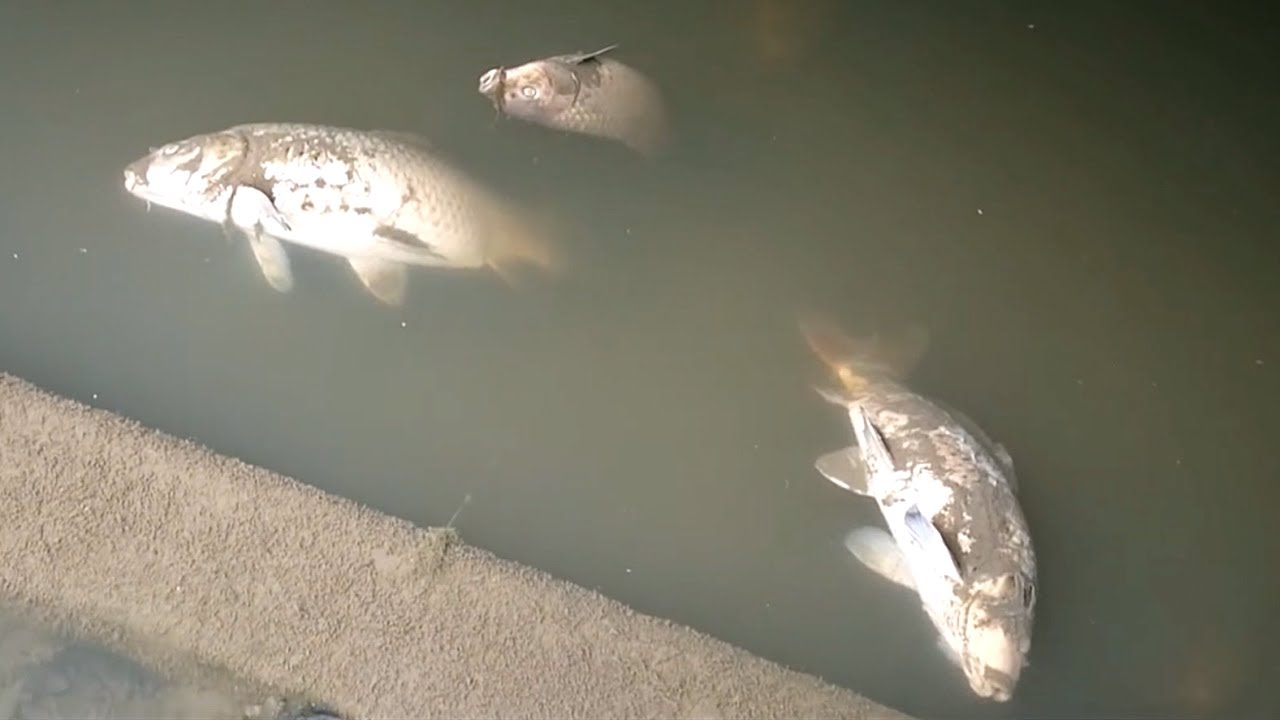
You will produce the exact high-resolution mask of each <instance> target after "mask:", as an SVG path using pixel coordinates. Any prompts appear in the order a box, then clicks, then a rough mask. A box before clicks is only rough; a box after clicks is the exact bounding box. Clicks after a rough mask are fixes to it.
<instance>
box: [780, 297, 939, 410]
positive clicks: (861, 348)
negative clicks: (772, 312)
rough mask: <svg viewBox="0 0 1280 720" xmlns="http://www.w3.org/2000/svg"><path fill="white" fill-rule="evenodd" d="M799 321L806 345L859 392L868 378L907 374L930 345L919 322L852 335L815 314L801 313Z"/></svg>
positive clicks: (843, 380)
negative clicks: (888, 334)
mask: <svg viewBox="0 0 1280 720" xmlns="http://www.w3.org/2000/svg"><path fill="white" fill-rule="evenodd" d="M798 320H799V325H800V333H801V334H802V335H804V338H805V341H806V342H807V343H808V345H809V348H810V349H811V350H812V351H813V353H814V354H815V355H817V356H818V359H819V360H821V361H822V363H823V364H824V365H826V366H827V367H829V368H831V370H832V372H834V373H835V375H836V377H837V378H839V380H840V382H841V384H842V385H844V387H845V390H847V391H849V392H851V393H857V392H859V390H860V389H861V388H862V387H863V386H864V385H865V384H866V382H867V380H868V378H870V377H876V376H878V377H887V378H892V379H895V380H897V379H901V378H903V377H906V376H907V374H909V373H910V372H911V370H912V369H913V368H914V367H915V366H916V364H917V363H918V362H919V361H920V358H921V357H922V356H923V355H924V352H925V350H926V349H927V348H928V346H929V332H928V330H926V329H925V328H924V327H923V326H919V325H911V326H907V327H905V328H903V329H902V330H900V331H898V332H896V333H895V334H894V335H892V336H891V337H882V336H880V335H871V336H869V337H864V338H853V337H850V336H849V335H848V334H846V333H845V332H844V331H843V330H841V329H840V328H839V327H838V326H837V325H836V324H835V323H834V322H832V321H831V320H829V319H828V318H826V317H825V316H822V315H819V314H817V313H802V314H801V315H800V316H799V318H798Z"/></svg>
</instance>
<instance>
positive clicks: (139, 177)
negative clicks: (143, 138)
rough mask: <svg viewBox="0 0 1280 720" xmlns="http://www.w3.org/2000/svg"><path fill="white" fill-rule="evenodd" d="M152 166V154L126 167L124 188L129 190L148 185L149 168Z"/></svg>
mask: <svg viewBox="0 0 1280 720" xmlns="http://www.w3.org/2000/svg"><path fill="white" fill-rule="evenodd" d="M150 167H151V156H150V155H148V156H146V157H144V158H138V159H137V160H134V161H133V162H131V163H129V164H128V165H126V166H125V168H124V189H125V190H128V191H129V192H133V191H134V190H137V189H140V188H144V187H146V186H147V170H148V169H149V168H150Z"/></svg>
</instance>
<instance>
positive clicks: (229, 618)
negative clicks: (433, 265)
mask: <svg viewBox="0 0 1280 720" xmlns="http://www.w3.org/2000/svg"><path fill="white" fill-rule="evenodd" d="M0 552H3V558H2V560H0V594H2V595H4V596H6V597H7V598H8V599H10V600H12V601H16V602H19V603H21V604H22V605H24V606H26V607H31V608H40V609H42V612H44V613H45V614H46V615H49V616H52V617H57V618H62V619H63V621H64V622H70V623H73V624H75V625H76V626H78V627H79V629H80V631H81V632H83V633H84V634H88V635H91V636H93V637H95V638H97V639H100V640H102V641H104V642H107V643H109V644H111V645H113V646H115V647H117V648H118V649H120V650H123V651H125V652H129V653H130V654H132V655H134V656H135V657H144V658H151V659H152V662H157V663H170V662H174V661H176V660H175V659H176V658H189V660H190V662H193V663H198V664H200V665H203V666H209V667H216V668H221V669H225V670H228V671H230V672H232V673H234V674H236V675H239V676H241V677H243V678H245V679H246V680H248V681H250V682H254V683H261V684H263V685H265V686H269V687H273V688H276V689H278V690H279V691H281V692H286V693H303V694H307V695H312V696H314V697H316V698H317V699H318V700H321V701H324V702H326V703H327V704H329V705H330V706H332V707H333V708H334V709H336V710H338V711H339V712H341V713H343V714H344V715H347V716H349V717H353V718H373V717H378V718H391V717H418V718H426V717H455V718H459V717H469V718H479V717H490V718H496V717H520V718H555V719H556V720H563V719H565V718H591V719H593V720H598V719H599V718H686V717H687V718H692V717H699V718H731V719H732V720H739V719H741V718H752V717H762V718H764V717H772V718H858V719H862V718H886V719H888V718H895V719H896V718H903V717H905V716H903V715H901V714H899V713H896V712H894V711H891V710H888V709H885V708H883V707H881V706H878V705H876V704H874V703H872V702H870V701H868V700H866V699H864V698H862V697H860V696H858V695H856V694H854V693H852V692H849V691H847V690H843V689H840V688H837V687H834V686H832V685H828V684H826V683H823V682H821V681H820V680H818V679H816V678H813V677H811V676H807V675H802V674H799V673H795V672H791V671H789V670H786V669H784V668H782V667H780V666H778V665H775V664H772V663H769V662H767V661H765V660H762V659H760V658H757V657H755V656H752V655H750V654H748V653H746V652H743V651H741V650H738V649H736V648H734V647H732V646H729V645H727V644H724V643H722V642H719V641H717V640H714V639H712V638H709V637H707V636H705V635H701V634H699V633H696V632H694V631H692V630H689V629H687V628H682V627H678V626H676V625H673V624H671V623H667V622H664V621H661V620H658V619H655V618H652V617H648V616H644V615H640V614H638V613H635V612H633V611H631V610H629V609H627V608H626V607H624V606H623V605H621V604H619V603H617V602H614V601H612V600H609V599H607V598H605V597H603V596H601V595H599V594H596V593H592V592H590V591H587V590H585V589H582V588H579V587H577V586H574V585H570V584H568V583H564V582H560V581H558V580H555V579H553V578H551V577H549V576H547V575H545V574H543V573H540V572H537V571H535V570H532V569H529V568H526V567H523V566H519V565H516V564H513V563H510V562H506V561H503V560H501V559H499V558H497V557H494V556H493V555H491V554H489V553H486V552H484V551H481V550H478V549H475V548H472V547H468V546H467V545H464V544H461V543H459V542H458V541H457V540H456V538H455V537H454V536H453V534H452V533H451V532H449V531H441V530H423V529H419V528H416V527H414V526H412V525H410V524H408V523H405V522H402V521H399V520H397V519H395V518H391V517H388V516H386V515H382V514H379V513H375V512H373V511H371V510H369V509H367V508H364V507H362V506H359V505H357V504H355V503H352V502H348V501H346V500H343V499H341V498H336V497H334V496H331V495H327V494H324V493H322V492H320V491H318V490H316V489H314V488H311V487H309V486H306V485H303V484H302V483H298V482H296V481H293V480H290V479H288V478H285V477H282V476H279V475H276V474H273V473H270V472H268V471H266V470H263V469H260V468H256V467H252V466H249V465H246V464H244V463H241V462H238V461H236V460H233V459H230V458H226V457H222V456H219V455H215V454H213V453H212V452H210V451H208V450H207V449H205V448H202V447H200V446H197V445H195V444H193V443H189V442H184V441H181V440H178V439H176V438H174V437H171V436H167V435H164V434H161V433H158V432H155V431H152V430H148V429H146V428H143V427H141V426H139V425H138V424H136V423H133V422H131V421H128V420H126V419H123V418H120V417H118V416H115V415H112V414H110V413H107V412H105V411H100V410H94V409H92V408H88V407H85V406H84V405H81V404H78V403H75V402H72V401H69V400H66V399H61V398H57V397H54V396H51V395H49V394H47V393H44V392H42V391H41V390H39V389H37V388H35V387H34V386H32V385H30V384H28V383H26V382H24V381H21V380H19V379H17V378H14V377H12V376H8V375H3V374H0Z"/></svg>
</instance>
